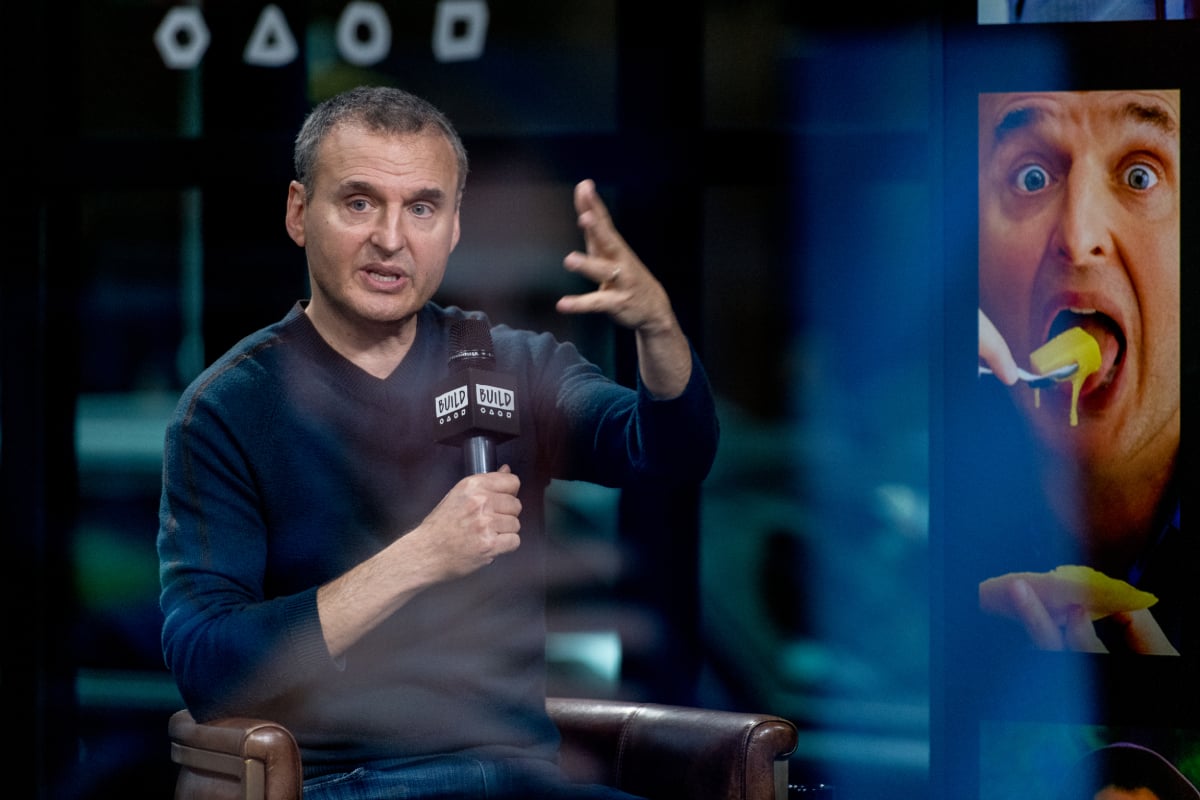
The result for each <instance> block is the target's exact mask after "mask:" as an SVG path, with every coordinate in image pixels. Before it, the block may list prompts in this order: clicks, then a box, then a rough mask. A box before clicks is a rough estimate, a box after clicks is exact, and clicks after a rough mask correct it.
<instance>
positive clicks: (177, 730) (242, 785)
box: [169, 698, 797, 800]
mask: <svg viewBox="0 0 1200 800" xmlns="http://www.w3.org/2000/svg"><path fill="white" fill-rule="evenodd" d="M546 708H547V710H548V711H549V712H550V716H551V717H552V718H553V719H554V721H555V723H556V724H557V725H558V727H559V730H560V731H562V735H563V746H562V766H563V769H564V771H566V773H567V774H568V775H569V776H570V777H572V778H573V779H575V780H580V781H586V782H591V783H603V784H607V785H609V786H615V787H617V788H619V789H623V790H624V791H627V792H630V793H632V794H638V795H641V796H643V797H648V798H651V800H771V799H772V798H777V799H778V798H785V797H786V796H787V757H788V756H789V755H790V754H791V752H792V751H793V750H794V749H795V747H796V740H797V734H796V728H795V726H794V725H792V723H790V722H788V721H787V720H784V719H782V718H780V717H775V716H771V715H765V714H746V713H741V712H732V711H710V710H704V709H698V708H684V707H681V706H664V705H655V704H650V703H631V702H624V701H618V700H584V699H567V698H551V699H549V700H547V702H546ZM169 734H170V737H171V758H172V760H174V761H175V762H176V763H179V764H180V765H181V766H180V772H179V780H178V783H177V785H176V791H175V797H176V800H209V799H211V800H232V798H237V799H238V800H285V798H286V800H297V799H298V798H299V797H300V792H301V784H302V778H301V769H300V753H299V750H298V749H297V747H296V742H295V740H294V739H293V738H292V735H291V734H290V733H289V732H288V731H287V730H286V729H284V728H283V727H282V726H280V725H277V724H274V723H271V722H265V721H262V720H252V719H244V718H236V719H226V720H219V721H216V722H213V723H210V724H203V725H202V724H198V723H197V722H196V721H195V720H193V719H192V717H191V715H190V714H189V713H188V712H187V711H186V710H183V711H179V712H176V713H175V715H174V716H172V717H171V721H170V726H169Z"/></svg>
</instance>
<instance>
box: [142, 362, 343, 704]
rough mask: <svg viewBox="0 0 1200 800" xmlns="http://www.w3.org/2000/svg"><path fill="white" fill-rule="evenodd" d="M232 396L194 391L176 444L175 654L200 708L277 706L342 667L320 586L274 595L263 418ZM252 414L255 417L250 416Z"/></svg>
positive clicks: (172, 450) (164, 574) (162, 559)
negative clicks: (325, 630)
mask: <svg viewBox="0 0 1200 800" xmlns="http://www.w3.org/2000/svg"><path fill="white" fill-rule="evenodd" d="M230 405H231V404H230V402H229V401H228V400H225V401H222V398H221V397H220V396H219V395H218V396H217V397H213V396H211V395H210V394H208V393H206V392H205V387H204V385H201V386H199V387H197V388H196V389H194V390H192V391H190V392H189V393H187V394H185V396H184V398H183V400H182V401H181V403H180V406H179V408H178V410H177V411H176V415H175V417H174V419H173V420H172V421H171V423H170V425H169V427H168V429H167V434H166V439H165V443H164V461H163V491H162V498H161V504H160V515H159V532H158V551H159V565H160V567H159V569H160V580H161V585H162V592H161V605H162V610H163V613H164V626H163V654H164V658H165V660H166V663H167V665H168V667H169V668H170V669H171V671H172V673H173V674H174V676H175V679H176V682H177V684H178V685H179V687H180V691H181V693H182V694H183V698H184V701H185V702H186V703H187V705H188V708H189V709H191V711H192V712H193V714H195V715H196V717H197V718H198V719H202V720H205V719H212V718H214V717H218V716H225V715H231V714H240V715H247V714H267V713H269V711H270V709H271V708H272V705H273V704H274V703H277V702H280V701H282V700H283V699H284V698H286V697H287V695H288V694H289V693H290V692H292V691H293V690H295V689H297V688H300V687H302V686H304V685H305V684H306V683H308V682H309V681H311V680H313V679H314V677H315V676H317V675H319V674H321V673H322V672H325V671H327V670H331V669H336V667H335V666H334V663H333V660H332V658H331V657H330V655H329V653H328V650H327V648H326V646H325V642H324V638H323V636H322V633H321V628H320V622H319V619H318V616H317V605H316V587H315V585H314V586H313V588H311V589H306V590H300V591H297V592H295V593H292V594H285V595H281V596H277V597H271V598H267V591H266V588H265V586H264V574H265V565H266V558H267V546H268V537H267V526H266V523H265V521H264V518H263V513H262V510H261V504H260V503H259V502H258V499H257V491H256V487H255V476H254V472H253V469H252V468H251V465H250V462H249V460H248V459H249V454H250V453H254V452H256V451H259V450H261V447H260V445H259V444H258V443H257V442H256V441H254V440H253V437H254V436H265V435H266V434H265V433H264V431H265V430H266V429H267V427H268V426H266V425H263V424H262V420H261V419H251V420H249V421H247V420H242V419H239V418H238V417H237V415H235V414H232V413H230V412H231V407H230ZM247 423H249V424H247Z"/></svg>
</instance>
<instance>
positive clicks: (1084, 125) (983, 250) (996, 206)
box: [979, 91, 1180, 467]
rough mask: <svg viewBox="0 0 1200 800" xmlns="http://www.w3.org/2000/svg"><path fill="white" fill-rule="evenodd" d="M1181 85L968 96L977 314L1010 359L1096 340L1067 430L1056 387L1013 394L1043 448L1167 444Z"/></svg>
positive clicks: (1140, 449)
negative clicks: (1069, 335)
mask: <svg viewBox="0 0 1200 800" xmlns="http://www.w3.org/2000/svg"><path fill="white" fill-rule="evenodd" d="M1179 159H1180V94H1179V92H1178V91H1104V92H1046V93H1012V94H984V95H981V96H980V99H979V291H980V309H981V311H982V312H983V313H984V314H985V315H987V317H988V318H990V319H991V321H992V322H993V323H994V324H995V326H996V328H997V329H998V330H999V332H1000V334H1001V335H1002V336H1003V337H1004V339H1005V340H1006V341H1007V343H1008V345H1009V348H1010V350H1011V351H1012V353H1013V356H1014V357H1015V358H1016V360H1017V362H1018V364H1019V365H1021V366H1023V367H1026V368H1029V366H1030V365H1029V360H1028V356H1029V354H1030V353H1031V352H1033V351H1034V350H1036V349H1037V348H1038V347H1040V346H1042V345H1043V344H1044V343H1045V342H1047V341H1048V340H1050V339H1051V338H1053V337H1054V336H1055V335H1057V334H1059V333H1060V332H1062V331H1064V330H1066V329H1069V328H1072V327H1081V328H1083V329H1084V330H1085V331H1087V332H1088V333H1089V334H1090V335H1091V336H1092V337H1094V338H1095V340H1096V341H1097V343H1098V344H1099V348H1100V353H1101V363H1100V368H1099V369H1098V370H1097V371H1096V372H1095V373H1093V374H1092V375H1090V376H1089V377H1088V378H1087V379H1086V380H1085V381H1084V382H1083V384H1082V386H1081V392H1080V395H1079V401H1078V403H1079V405H1078V420H1079V422H1078V425H1076V426H1071V425H1070V424H1069V423H1068V418H1069V411H1070V409H1069V406H1070V403H1071V398H1072V392H1071V386H1070V384H1069V383H1062V384H1059V385H1058V386H1056V387H1054V388H1051V389H1049V390H1042V391H1041V392H1040V393H1037V394H1035V393H1034V392H1033V391H1031V390H1029V389H1028V388H1027V387H1024V386H1021V385H1018V386H1016V387H1014V388H1013V389H1012V390H1011V391H1012V392H1013V395H1014V399H1015V401H1016V402H1017V403H1018V405H1019V407H1020V409H1021V411H1022V412H1023V414H1024V415H1025V416H1026V418H1027V420H1028V421H1029V423H1030V426H1031V428H1032V429H1033V431H1034V433H1035V435H1036V436H1037V438H1038V440H1039V441H1040V442H1041V443H1042V444H1043V445H1044V446H1045V447H1047V448H1048V449H1049V450H1051V451H1053V452H1057V453H1058V454H1060V455H1068V456H1070V457H1071V458H1072V459H1075V460H1078V461H1080V462H1081V463H1084V464H1090V465H1092V466H1093V467H1095V466H1096V465H1097V464H1104V463H1107V464H1122V463H1126V464H1127V463H1133V462H1134V461H1135V460H1138V459H1144V458H1149V457H1151V454H1157V456H1156V457H1162V456H1163V455H1164V454H1165V453H1168V452H1169V453H1172V454H1173V453H1174V452H1175V450H1176V449H1177V447H1178V441H1179V412H1180V374H1179V371H1180V301H1179V286H1180V269H1179V265H1180V163H1179Z"/></svg>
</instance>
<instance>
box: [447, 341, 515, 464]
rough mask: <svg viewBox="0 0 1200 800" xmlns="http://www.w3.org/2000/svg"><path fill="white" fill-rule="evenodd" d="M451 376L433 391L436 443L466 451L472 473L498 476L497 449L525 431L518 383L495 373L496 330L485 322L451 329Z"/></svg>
mask: <svg viewBox="0 0 1200 800" xmlns="http://www.w3.org/2000/svg"><path fill="white" fill-rule="evenodd" d="M447 366H449V368H450V374H449V375H448V376H447V377H446V378H445V379H443V380H442V381H440V382H438V384H437V386H436V387H435V388H434V392H433V405H434V419H435V422H434V439H435V440H436V441H439V442H442V443H443V444H449V445H460V446H461V447H462V448H463V466H464V468H465V469H466V473H467V474H468V475H474V474H477V473H480V472H494V471H495V470H496V468H497V466H498V465H497V464H496V445H497V444H498V443H499V442H504V441H507V440H509V439H512V438H513V437H515V436H517V435H518V434H519V433H520V432H521V427H520V418H519V417H518V415H517V382H516V379H514V378H513V377H512V376H511V375H505V374H503V373H499V372H496V371H495V367H496V354H495V352H494V351H493V350H492V331H491V329H490V328H489V327H488V324H487V323H486V322H484V321H483V320H481V319H461V320H457V321H455V322H454V324H453V325H451V326H450V358H449V360H448V361H447Z"/></svg>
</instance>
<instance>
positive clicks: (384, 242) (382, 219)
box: [371, 208, 407, 253]
mask: <svg viewBox="0 0 1200 800" xmlns="http://www.w3.org/2000/svg"><path fill="white" fill-rule="evenodd" d="M406 242H407V238H406V234H405V231H404V213H403V209H394V210H393V209H392V208H388V209H386V210H385V211H384V213H382V214H380V215H379V218H378V220H377V221H376V224H375V228H374V230H373V231H372V232H371V243H372V244H374V245H375V246H376V247H378V248H379V249H380V250H382V251H383V252H385V253H395V252H398V251H400V250H403V249H404V245H405V243H406Z"/></svg>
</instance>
